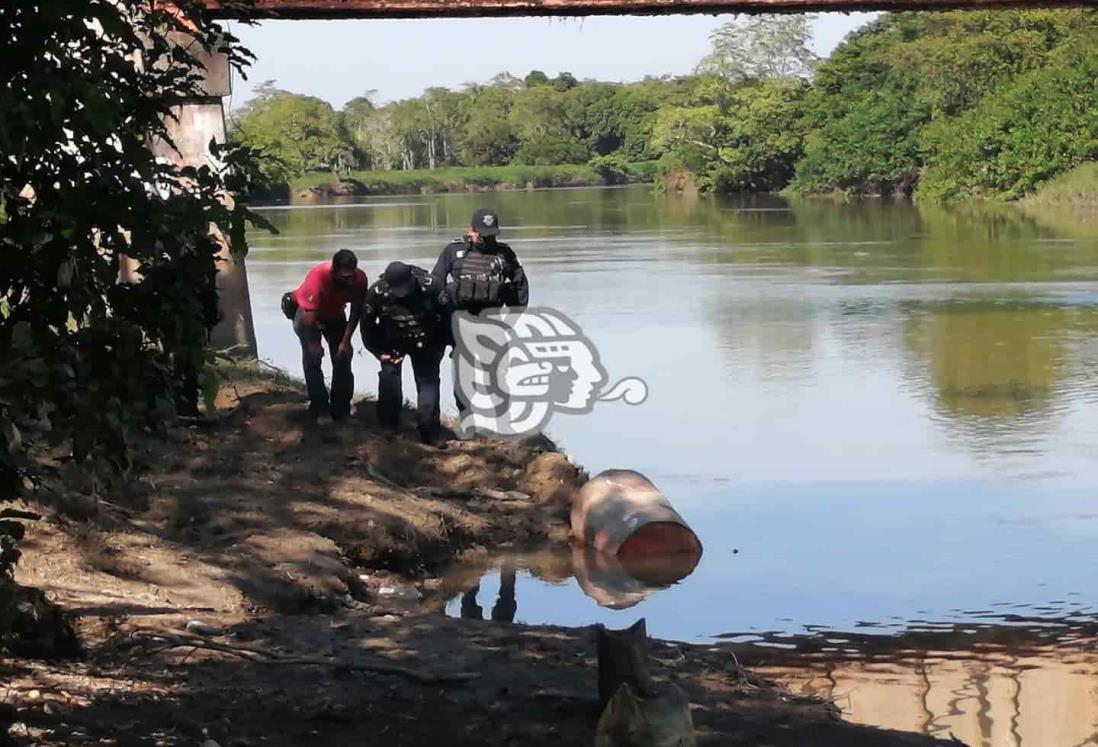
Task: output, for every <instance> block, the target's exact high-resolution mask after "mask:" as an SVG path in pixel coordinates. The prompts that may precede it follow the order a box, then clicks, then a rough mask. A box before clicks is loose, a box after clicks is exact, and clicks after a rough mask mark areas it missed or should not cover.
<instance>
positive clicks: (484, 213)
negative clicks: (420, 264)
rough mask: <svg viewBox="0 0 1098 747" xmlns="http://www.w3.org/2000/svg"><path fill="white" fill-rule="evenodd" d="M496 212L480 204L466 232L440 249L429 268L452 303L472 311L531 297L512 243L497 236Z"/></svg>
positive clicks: (511, 304) (521, 303)
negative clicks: (509, 244) (505, 242)
mask: <svg viewBox="0 0 1098 747" xmlns="http://www.w3.org/2000/svg"><path fill="white" fill-rule="evenodd" d="M499 229H500V225H499V215H498V214H497V213H496V212H495V211H494V210H488V209H486V208H481V209H480V210H477V211H476V212H475V213H473V220H472V221H471V225H470V227H469V232H468V233H467V234H466V235H465V236H464V237H463V238H462V239H460V240H458V241H455V242H453V243H451V244H449V245H448V246H447V247H446V248H445V249H443V250H442V254H441V255H439V258H438V262H436V263H435V269H433V270H432V271H431V274H432V275H434V276H435V277H436V278H437V279H438V281H439V282H440V283H442V284H443V285H444V286H445V288H446V290H447V293H448V294H449V296H450V299H451V301H452V303H453V304H454V307H455V308H457V309H460V310H462V311H468V312H470V313H472V314H479V313H480V312H481V311H483V310H484V309H496V308H499V307H501V306H508V307H522V306H526V305H527V303H528V302H529V300H530V287H529V284H528V283H527V281H526V273H525V272H524V271H523V269H522V265H520V264H519V261H518V257H516V256H515V252H514V250H513V249H511V247H509V246H507V244H504V243H503V242H501V241H498V240H497V238H496V237H498V236H499Z"/></svg>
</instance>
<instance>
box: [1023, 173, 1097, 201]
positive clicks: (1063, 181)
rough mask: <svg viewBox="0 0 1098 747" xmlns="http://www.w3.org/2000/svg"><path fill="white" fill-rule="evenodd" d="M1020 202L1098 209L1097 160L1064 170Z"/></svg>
mask: <svg viewBox="0 0 1098 747" xmlns="http://www.w3.org/2000/svg"><path fill="white" fill-rule="evenodd" d="M1022 202H1023V203H1024V204H1025V205H1027V206H1029V207H1048V208H1061V207H1064V208H1067V207H1086V208H1095V209H1098V161H1090V162H1088V163H1084V164H1082V165H1080V166H1076V167H1075V168H1073V169H1071V170H1070V171H1065V172H1064V173H1063V174H1060V176H1058V177H1056V178H1055V179H1051V180H1049V181H1048V182H1046V183H1045V184H1044V186H1042V187H1041V188H1040V189H1039V190H1037V192H1036V193H1034V194H1032V195H1030V196H1029V197H1026V198H1025V199H1023V200H1022Z"/></svg>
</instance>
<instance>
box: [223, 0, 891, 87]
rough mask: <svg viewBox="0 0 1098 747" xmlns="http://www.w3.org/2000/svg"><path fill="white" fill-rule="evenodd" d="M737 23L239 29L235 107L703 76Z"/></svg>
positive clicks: (269, 25) (480, 22) (683, 19)
mask: <svg viewBox="0 0 1098 747" xmlns="http://www.w3.org/2000/svg"><path fill="white" fill-rule="evenodd" d="M872 17H873V14H868V13H849V14H843V13H822V14H819V15H818V16H817V19H816V22H815V28H814V32H815V41H814V44H815V49H816V52H817V54H820V55H821V56H825V55H827V54H828V53H829V52H830V51H831V50H832V49H834V48H835V46H836V45H837V44H838V43H839V42H840V41H842V39H843V37H844V36H846V34H847V33H849V32H850V31H852V30H853V29H855V28H858V27H859V26H861V25H863V24H865V23H866V22H868V21H869V20H870V19H871V18H872ZM732 19H733V16H730V15H725V16H721V15H716V16H706V15H695V16H656V17H640V16H601V17H592V18H469V19H418V20H362V21H348V20H340V21H264V22H263V23H261V24H259V25H256V26H244V25H241V24H239V23H234V24H233V25H232V32H233V33H234V34H236V35H237V36H238V37H240V39H241V40H242V41H243V43H244V46H245V47H247V48H248V49H250V50H251V51H252V52H254V53H255V54H256V55H257V56H258V60H257V61H256V63H255V64H254V66H253V67H252V69H251V70H250V71H249V73H248V80H241V79H240V77H239V76H238V77H237V79H236V80H234V81H233V96H232V100H231V102H230V107H231V108H235V107H238V106H240V105H241V104H243V103H244V102H245V101H247V100H248V99H249V98H251V96H252V87H253V86H254V85H255V84H257V83H260V82H262V81H265V80H274V81H275V82H276V83H277V85H278V87H279V88H284V89H286V90H289V91H293V92H295V93H303V94H308V95H311V96H318V97H320V98H322V99H324V100H326V101H328V102H330V103H331V104H332V105H334V106H335V107H337V108H339V107H342V106H343V104H344V103H346V102H347V101H348V100H349V99H352V98H354V97H355V96H359V95H362V94H363V93H365V92H367V91H369V90H371V89H374V90H376V91H377V95H376V98H375V101H378V102H385V101H395V100H397V99H402V98H409V97H413V96H418V95H419V94H420V93H422V92H423V90H424V89H426V88H429V87H431V86H445V87H447V88H456V87H459V86H461V84H463V83H466V82H468V81H477V82H485V81H488V80H489V79H491V78H492V77H493V76H494V75H496V74H497V73H499V72H503V71H507V72H509V73H512V74H514V75H517V76H519V77H522V76H525V75H526V73H528V72H529V71H530V70H534V69H537V70H542V71H543V72H545V73H547V74H548V75H549V76H550V77H552V76H554V75H556V74H558V73H559V72H561V71H568V72H570V73H572V74H573V75H575V76H576V77H577V78H579V79H581V80H582V79H585V78H597V79H599V80H607V81H632V80H639V79H641V78H643V77H644V76H645V75H666V74H682V73H688V72H690V71H691V70H693V68H694V66H695V65H696V64H697V63H698V61H699V60H700V59H701V58H702V57H703V56H704V55H705V54H706V52H707V51H708V49H709V34H710V32H712V31H713V30H714V29H716V28H717V27H718V26H720V25H721V24H722V23H726V22H728V21H731V20H732Z"/></svg>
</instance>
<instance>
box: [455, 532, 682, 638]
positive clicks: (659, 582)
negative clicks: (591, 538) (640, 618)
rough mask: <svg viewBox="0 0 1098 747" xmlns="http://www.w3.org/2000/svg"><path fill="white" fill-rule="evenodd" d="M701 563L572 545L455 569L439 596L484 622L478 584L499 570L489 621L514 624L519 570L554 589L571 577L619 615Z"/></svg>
mask: <svg viewBox="0 0 1098 747" xmlns="http://www.w3.org/2000/svg"><path fill="white" fill-rule="evenodd" d="M700 558H701V554H700V553H699V554H696V555H695V554H691V553H678V554H675V555H669V556H665V557H658V558H653V557H649V558H630V559H629V560H627V561H622V560H620V559H619V558H618V557H617V556H611V555H608V554H606V553H598V552H595V551H594V550H592V549H591V548H589V547H583V546H580V545H574V546H573V547H572V549H571V550H570V551H569V550H560V549H548V550H542V551H539V552H534V553H527V554H522V555H505V556H502V557H499V558H495V559H486V558H478V559H477V560H475V561H473V562H470V563H466V564H463V565H459V566H457V567H456V568H455V569H453V570H452V571H451V572H450V573H449V574H448V575H447V576H446V578H444V579H443V585H442V588H443V596H448V597H451V598H452V597H453V596H456V595H460V603H459V607H458V609H459V610H460V616H461V617H462V618H466V619H473V620H483V619H484V610H483V608H482V607H481V606H480V605H479V604H478V603H477V595H478V594H479V593H480V587H481V581H482V580H484V578H485V577H487V576H490V575H492V574H493V572H494V571H495V569H497V568H498V569H499V596H498V598H497V601H496V604H495V606H493V607H492V619H493V620H497V621H504V622H514V620H515V612H516V610H517V608H518V605H517V600H516V598H515V586H516V583H517V578H518V575H517V570H518V569H520V568H521V569H522V570H524V571H527V572H528V574H529V575H530V577H532V578H537V579H542V580H544V581H547V582H550V583H554V584H560V583H561V582H562V581H565V580H567V579H568V578H569V577H573V578H575V580H576V583H577V584H578V586H579V588H580V589H581V590H582V591H583V593H584V594H586V595H587V596H588V597H589V598H590V599H593V600H594V601H595V603H596V604H598V605H599V606H600V607H605V608H607V609H612V610H623V609H628V608H629V607H632V606H634V605H636V604H638V603H640V602H641V601H643V600H645V599H647V598H648V597H650V596H651V595H652V594H655V593H656V592H658V591H660V590H662V589H667V588H669V587H670V586H673V585H674V584H676V583H678V582H680V581H682V580H683V579H684V578H686V577H687V576H689V575H690V573H691V572H692V571H693V570H694V568H695V567H696V566H697V564H698V561H699V560H700ZM451 601H452V600H451ZM452 606H453V605H452V604H451V607H452Z"/></svg>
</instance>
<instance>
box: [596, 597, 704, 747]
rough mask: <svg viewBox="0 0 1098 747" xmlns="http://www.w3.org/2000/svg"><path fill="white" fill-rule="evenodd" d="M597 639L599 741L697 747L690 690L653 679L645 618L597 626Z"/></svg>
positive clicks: (636, 746)
mask: <svg viewBox="0 0 1098 747" xmlns="http://www.w3.org/2000/svg"><path fill="white" fill-rule="evenodd" d="M595 643H596V647H597V650H598V657H599V713H600V716H599V723H598V729H597V731H596V733H595V747H694V744H695V739H694V721H693V719H692V718H691V717H690V703H689V701H688V700H687V698H686V694H685V693H684V692H683V691H682V690H681V689H680V688H679V687H678V686H677V685H673V684H665V685H663V686H659V685H657V684H656V683H655V682H654V681H653V679H652V673H651V671H650V670H649V668H648V630H647V626H646V625H645V622H644V618H643V617H642V618H641V619H640V620H637V621H636V622H635V623H633V624H632V625H630V626H629V627H628V628H625V629H624V630H608V629H607V628H605V627H604V626H602V625H598V626H596V628H595Z"/></svg>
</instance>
